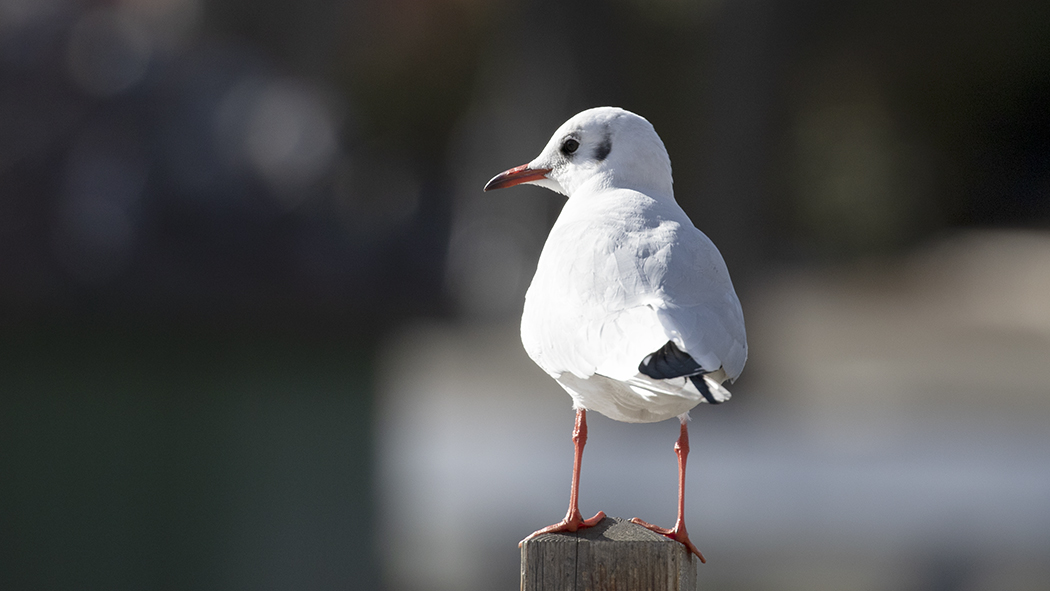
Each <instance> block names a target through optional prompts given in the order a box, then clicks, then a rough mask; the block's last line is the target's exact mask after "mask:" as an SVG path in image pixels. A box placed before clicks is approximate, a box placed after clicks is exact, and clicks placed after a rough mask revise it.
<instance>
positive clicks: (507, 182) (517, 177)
mask: <svg viewBox="0 0 1050 591" xmlns="http://www.w3.org/2000/svg"><path fill="white" fill-rule="evenodd" d="M550 171H551V169H549V168H529V165H528V164H522V165H521V166H515V167H514V168H512V169H510V170H505V171H503V172H501V173H499V174H497V175H496V176H494V177H492V180H491V181H489V182H488V183H487V184H486V185H485V190H486V191H491V190H493V189H503V188H505V187H513V186H514V185H520V184H521V183H527V182H530V181H538V180H540V179H542V178H546V176H547V173H548V172H550Z"/></svg>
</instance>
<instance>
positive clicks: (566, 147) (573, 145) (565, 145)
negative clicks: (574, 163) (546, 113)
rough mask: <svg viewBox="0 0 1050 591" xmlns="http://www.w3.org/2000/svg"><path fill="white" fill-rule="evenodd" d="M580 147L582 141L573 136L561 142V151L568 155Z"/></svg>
mask: <svg viewBox="0 0 1050 591" xmlns="http://www.w3.org/2000/svg"><path fill="white" fill-rule="evenodd" d="M579 148H580V142H578V141H576V140H574V139H573V138H569V139H567V140H565V141H564V142H562V144H561V151H562V153H563V154H566V155H568V154H572V153H574V152H576V150H578V149H579Z"/></svg>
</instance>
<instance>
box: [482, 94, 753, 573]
mask: <svg viewBox="0 0 1050 591" xmlns="http://www.w3.org/2000/svg"><path fill="white" fill-rule="evenodd" d="M518 184H533V185H539V186H542V187H546V188H548V189H551V190H553V191H556V192H558V193H561V194H562V195H566V196H567V197H568V201H567V202H566V204H565V206H564V208H563V209H562V212H561V214H560V215H559V216H558V220H557V221H556V222H555V223H554V227H553V228H552V229H551V232H550V236H549V237H548V238H547V242H546V244H545V245H544V247H543V252H542V254H541V255H540V260H539V264H538V266H537V268H536V275H535V277H534V278H533V280H532V284H531V285H530V286H529V290H528V293H527V294H526V296H525V310H524V314H523V315H522V317H521V340H522V343H523V344H524V345H525V350H526V352H527V353H528V354H529V357H531V358H532V360H533V361H535V362H536V363H537V364H538V365H539V366H540V367H541V368H542V369H543V370H544V371H546V372H547V373H548V374H550V376H551V377H552V378H554V379H555V380H556V381H557V382H558V384H559V385H561V387H562V388H564V389H565V391H566V392H568V393H569V395H570V396H571V397H572V401H573V408H574V409H575V410H576V426H575V429H574V430H573V442H574V447H575V461H574V463H573V475H572V488H571V493H570V499H569V511H568V513H567V514H566V516H565V519H563V520H562V521H560V522H558V523H556V524H554V525H551V526H548V527H545V528H543V529H540V530H538V531H536V532H534V533H533V534H532V535H530V536H529V537H528V538H526V539H529V538H532V537H533V536H536V535H539V534H542V533H547V532H555V531H570V532H574V531H577V530H578V529H579V528H581V527H589V526H593V525H595V524H596V523H598V522H599V521H601V520H602V519H603V518H604V517H605V514H604V513H603V512H599V513H598V514H597V515H595V516H594V517H592V518H591V519H586V520H585V519H583V517H582V515H581V514H580V510H579V502H578V501H579V493H578V491H579V479H580V462H581V459H582V456H583V447H584V445H585V444H586V441H587V410H596V411H598V412H600V413H602V414H603V415H605V416H607V417H609V418H611V419H615V420H618V421H626V422H629V423H649V422H655V421H662V420H665V419H669V418H671V417H678V418H679V420H680V421H681V431H680V433H681V434H680V437H679V439H678V442H677V443H676V444H675V452H676V454H677V456H678V519H677V522H676V523H675V526H674V527H673V528H671V529H664V528H659V527H656V526H654V525H651V524H648V523H646V522H644V521H641V520H640V519H637V518H636V519H633V520H632V521H634V522H635V523H639V524H641V525H644V526H645V527H648V528H649V529H652V530H654V531H657V532H659V533H661V534H664V535H666V536H668V537H670V538H672V539H675V540H678V541H680V542H682V543H683V544H685V546H686V547H687V548H688V549H689V550H690V551H691V552H693V553H695V554H696V555H697V556H698V557H699V558H700V560H701V561H704V557H703V554H701V553H700V551H699V550H697V549H696V546H694V545H693V543H692V542H691V541H690V540H689V535H688V533H687V532H686V527H685V521H684V511H685V464H686V457H687V455H688V453H689V435H688V429H687V423H686V422H687V421H688V419H689V410H690V409H692V408H693V407H694V406H696V405H697V404H699V403H701V402H708V403H711V404H717V403H720V402H724V401H726V400H728V399H729V391H728V390H726V389H725V388H724V387H723V386H722V383H723V382H724V381H725V380H727V379H728V380H729V381H730V382H732V381H733V380H735V379H736V378H737V376H739V375H740V372H741V371H742V370H743V369H744V363H745V361H746V360H747V338H746V335H745V331H744V316H743V312H742V311H741V308H740V301H739V300H738V299H737V295H736V292H735V291H734V290H733V284H732V282H731V281H730V279H729V271H728V270H727V268H726V264H725V262H724V261H723V260H722V255H721V254H720V253H719V252H718V249H717V248H716V247H715V245H714V243H713V242H711V240H710V239H709V238H708V237H707V236H706V235H704V234H703V233H702V232H701V231H700V230H698V229H696V228H695V227H694V226H693V223H692V222H691V221H690V220H689V217H688V216H687V215H686V214H685V212H684V211H682V208H681V207H679V205H678V203H677V202H676V201H675V199H674V192H673V190H672V186H671V184H672V181H671V161H670V158H668V156H667V150H666V149H665V148H664V144H663V142H662V141H661V140H660V137H659V136H658V135H657V134H656V131H655V130H654V129H653V126H652V125H651V124H650V123H649V122H648V121H647V120H645V119H644V118H643V117H640V116H638V115H635V114H634V113H631V112H629V111H625V110H623V109H619V108H614V107H599V108H594V109H588V110H586V111H583V112H582V113H579V114H577V115H576V116H574V117H572V118H571V119H569V120H568V121H566V122H565V123H564V124H562V126H561V127H559V128H558V130H557V131H556V132H554V136H553V137H551V139H550V141H549V142H548V143H547V146H546V147H545V148H544V149H543V151H542V152H540V155H539V156H537V157H536V158H535V159H534V160H532V162H529V163H528V164H524V165H522V166H518V167H515V168H512V169H510V170H507V171H505V172H503V173H500V174H498V175H496V176H495V177H494V178H493V179H492V180H490V181H489V182H488V184H486V185H485V190H486V191H488V190H492V189H501V188H504V187H510V186H513V185H518Z"/></svg>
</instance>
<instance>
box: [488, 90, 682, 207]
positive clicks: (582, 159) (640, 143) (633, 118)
mask: <svg viewBox="0 0 1050 591" xmlns="http://www.w3.org/2000/svg"><path fill="white" fill-rule="evenodd" d="M520 184H532V185H539V186H541V187H546V188H548V189H551V190H552V191H556V192H558V193H561V194H562V195H567V196H569V197H572V196H573V194H574V193H576V192H577V190H578V189H580V188H581V187H583V186H587V187H588V188H589V189H593V190H599V189H602V188H613V187H615V188H624V189H634V190H637V191H641V192H643V193H646V194H648V195H651V196H653V197H659V196H666V197H669V198H673V197H672V194H673V192H672V189H671V160H670V158H668V156H667V150H666V149H665V148H664V144H663V142H662V141H660V136H658V135H656V130H655V129H653V126H652V125H651V124H650V123H649V122H648V121H646V120H645V118H644V117H640V116H638V115H635V114H634V113H631V112H630V111H625V110H623V109H620V108H617V107H596V108H594V109H588V110H586V111H583V112H582V113H579V114H577V115H575V116H574V117H572V118H571V119H569V120H568V121H566V122H565V123H563V124H562V125H561V127H559V128H558V131H555V132H554V135H553V136H552V137H551V139H550V141H549V142H547V146H546V147H545V148H543V151H542V152H540V155H539V156H537V157H536V158H535V159H533V161H532V162H529V163H528V164H523V165H521V166H517V167H515V168H512V169H510V170H507V171H505V172H501V173H500V174H498V175H496V176H495V177H493V179H492V180H490V181H489V182H488V184H486V185H485V190H486V191H489V190H492V189H502V188H504V187H512V186H514V185H520Z"/></svg>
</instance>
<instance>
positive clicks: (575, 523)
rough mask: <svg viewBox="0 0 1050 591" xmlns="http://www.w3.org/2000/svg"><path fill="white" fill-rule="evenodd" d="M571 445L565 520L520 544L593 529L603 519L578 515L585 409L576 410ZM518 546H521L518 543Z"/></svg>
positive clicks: (584, 442)
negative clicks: (553, 534) (572, 449)
mask: <svg viewBox="0 0 1050 591" xmlns="http://www.w3.org/2000/svg"><path fill="white" fill-rule="evenodd" d="M572 443H573V446H574V447H575V448H576V455H575V456H574V458H573V462H572V490H571V492H570V493H569V511H568V512H567V513H566V514H565V519H562V520H561V521H559V522H558V523H555V524H554V525H548V526H547V527H545V528H543V529H538V530H536V531H534V532H532V533H531V534H529V536H528V537H527V538H525V539H524V540H522V542H525V541H526V540H531V539H532V538H535V537H536V536H538V535H540V534H547V533H551V532H559V531H568V532H574V531H576V530H578V529H580V528H581V527H593V526H594V525H596V524H597V523H598V522H599V521H601V520H603V519H605V513H604V512H602V511H599V512H598V514H597V515H595V516H594V517H591V518H590V519H584V518H583V515H582V514H580V462H581V461H582V460H583V446H584V445H586V444H587V411H586V410H585V409H582V408H580V409H577V410H576V427H575V428H574V429H573V430H572ZM518 546H521V544H520V543H519V544H518Z"/></svg>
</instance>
